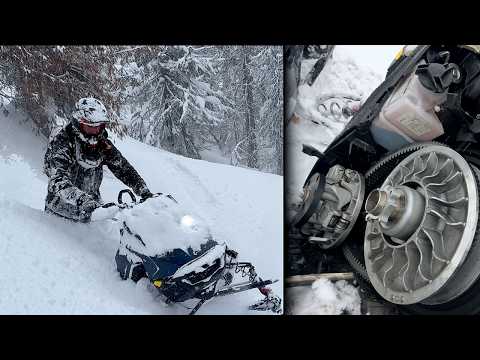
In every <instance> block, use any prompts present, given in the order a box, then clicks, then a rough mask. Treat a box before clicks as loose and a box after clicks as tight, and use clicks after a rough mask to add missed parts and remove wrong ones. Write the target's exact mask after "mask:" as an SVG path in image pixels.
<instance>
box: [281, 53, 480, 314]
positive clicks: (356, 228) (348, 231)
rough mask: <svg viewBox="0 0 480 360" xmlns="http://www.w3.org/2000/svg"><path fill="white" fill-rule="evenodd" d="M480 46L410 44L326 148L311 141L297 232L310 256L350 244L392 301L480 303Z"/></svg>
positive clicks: (434, 306)
mask: <svg viewBox="0 0 480 360" xmlns="http://www.w3.org/2000/svg"><path fill="white" fill-rule="evenodd" d="M479 54H480V53H479V46H477V45H457V46H445V45H425V46H417V47H416V48H415V49H413V50H412V51H410V52H409V53H408V54H407V53H405V52H404V53H403V54H402V55H401V56H400V57H399V58H398V59H396V60H395V61H394V62H393V63H392V64H391V66H390V68H389V70H388V73H387V77H386V79H385V81H384V82H383V83H382V84H381V85H380V86H379V87H378V88H377V89H376V90H375V91H374V92H373V93H372V94H371V95H370V97H369V98H368V99H367V100H366V102H365V103H364V104H363V107H362V108H361V109H360V111H359V112H357V113H356V114H355V115H354V116H353V118H352V119H351V120H350V121H349V123H348V124H347V125H346V126H345V128H344V130H343V131H342V132H341V133H340V134H339V135H338V136H337V137H336V138H335V139H334V141H333V142H332V143H331V144H330V145H329V146H328V147H327V149H326V150H325V151H324V152H318V151H311V149H310V150H309V149H308V147H305V149H304V150H305V151H304V152H305V153H307V154H309V155H312V156H315V157H317V158H318V160H317V161H316V163H315V165H314V167H313V168H312V170H311V172H310V174H309V175H308V176H307V179H306V181H305V184H304V196H303V203H302V205H301V206H300V208H299V211H298V213H297V216H296V217H295V218H294V220H293V221H292V224H291V226H290V229H289V230H290V231H289V234H290V237H291V238H295V239H296V241H297V242H298V239H299V238H301V239H302V240H301V242H302V241H303V244H309V245H308V247H307V246H305V248H308V251H309V252H314V253H316V254H317V256H316V257H315V256H311V254H310V259H313V260H311V261H319V262H321V261H323V262H325V260H321V259H325V258H326V256H327V257H328V254H329V252H330V254H332V253H333V252H334V251H333V250H332V249H335V248H342V250H344V251H343V253H344V254H345V249H347V251H348V252H349V254H351V253H354V254H355V255H356V258H357V259H354V260H355V261H356V262H358V263H360V266H358V264H353V263H352V260H351V259H350V260H349V259H348V256H345V258H346V260H347V261H348V262H349V263H350V265H351V266H352V267H353V269H354V270H356V271H357V272H358V273H361V274H360V275H361V277H363V278H364V279H365V280H367V282H369V283H370V285H371V286H373V288H375V290H376V292H377V293H378V294H380V295H381V296H382V297H383V298H384V299H385V300H387V301H389V302H393V303H396V304H402V305H409V306H408V308H409V309H412V308H413V309H416V310H418V311H419V312H421V313H422V312H429V311H433V312H435V311H440V312H441V311H447V312H449V313H450V312H454V313H455V312H456V313H458V312H460V313H464V312H469V311H475V312H478V311H480V292H479V291H476V290H475V289H476V288H477V287H478V286H477V284H478V275H479V274H478V271H476V270H475V269H480V254H477V252H476V250H475V249H476V246H474V245H472V244H476V243H477V235H478V234H477V231H476V224H477V219H478V212H479V211H478V189H477V187H478V178H477V177H478V169H477V168H476V166H479V165H480V149H479V146H478V140H479V136H480V77H479V76H480V55H479ZM430 154H436V155H435V156H433V155H430ZM451 164H455V166H453V165H451ZM339 174H341V175H339ZM343 174H350V180H348V179H343V178H342V176H343ZM352 174H353V176H352ZM393 174H395V175H393ZM335 175H337V177H335ZM332 178H333V180H332ZM431 178H433V179H436V180H437V182H438V183H435V182H431V181H430V179H431ZM352 179H356V180H354V181H352ZM360 183H361V184H362V185H361V186H360V185H358V184H360ZM345 184H348V185H347V186H345ZM353 184H357V185H356V186H352V185H353ZM347 189H349V190H350V191H349V190H347ZM432 189H433V190H432ZM461 189H463V190H461ZM435 190H436V191H437V192H436V193H435ZM439 190H441V191H439ZM442 191H443V192H445V193H446V194H447V195H444V194H443V192H442ZM462 191H463V192H462ZM448 194H450V195H448ZM455 196H458V198H455ZM465 199H468V200H465ZM464 201H466V202H465V203H463V202H464ZM356 209H358V212H356V211H354V210H356ZM462 209H463V210H462ZM465 209H468V211H467V210H465ZM467 212H468V214H470V215H468V219H469V221H467V220H466V216H467V215H466V214H467ZM432 213H433V215H431V214H432ZM427 214H430V215H427ZM432 216H433V217H432ZM457 217H458V219H460V218H463V220H458V219H457ZM341 219H343V220H344V222H343V225H342V222H341V221H340V220H341ZM346 219H348V224H347V225H345V220H346ZM422 219H423V220H422ZM426 219H427V220H426ZM457 220H458V221H457ZM372 224H376V225H372ZM434 232H436V233H434ZM437 233H438V234H443V235H441V237H440V235H436V234H437ZM452 239H457V240H455V241H456V242H455V241H454V240H452ZM372 244H373V245H372ZM382 244H383V245H382ZM449 244H450V245H449ZM452 244H455V245H452ZM448 246H451V248H448ZM440 248H442V249H443V250H445V249H446V248H448V249H449V251H450V252H449V254H450V255H449V256H450V258H448V259H447V257H448V256H443V257H442V256H441V255H439V254H440V253H441V252H442V251H441V250H440ZM332 251H333V252H332ZM364 252H365V254H364ZM325 254H327V255H325ZM442 254H444V255H445V254H446V253H442ZM378 259H381V261H380V260H378ZM439 259H440V260H439ZM453 259H457V260H455V261H454V260H453ZM459 259H461V260H459ZM442 261H443V263H442ZM445 263H448V264H449V265H448V266H443V265H442V264H445ZM452 264H453V265H452ZM321 267H322V266H320V265H318V266H317V268H321ZM359 267H360V268H359ZM310 268H312V267H311V266H310ZM446 269H448V270H446ZM458 274H462V275H460V276H459V275H458ZM440 279H442V280H440ZM432 284H433V285H432ZM427 289H428V290H427ZM468 297H471V298H472V299H473V300H472V301H467V302H466V301H465V299H466V298H468ZM468 303H470V304H478V306H477V305H471V306H470V305H468ZM466 304H467V305H466ZM468 306H470V308H469V307H468ZM472 306H473V307H472ZM467 308H468V309H469V310H467ZM473 308H475V310H472V309H473Z"/></svg>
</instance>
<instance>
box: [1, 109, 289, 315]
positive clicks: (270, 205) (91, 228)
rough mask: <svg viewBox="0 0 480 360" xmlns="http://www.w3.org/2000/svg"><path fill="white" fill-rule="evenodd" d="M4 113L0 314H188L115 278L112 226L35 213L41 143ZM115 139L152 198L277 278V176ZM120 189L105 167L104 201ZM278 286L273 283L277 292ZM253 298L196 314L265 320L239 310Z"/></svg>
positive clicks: (221, 302)
mask: <svg viewBox="0 0 480 360" xmlns="http://www.w3.org/2000/svg"><path fill="white" fill-rule="evenodd" d="M10 110H11V111H10V114H9V115H8V116H5V115H4V114H0V252H1V253H2V261H1V262H0V293H1V294H2V296H1V297H0V313H2V314H186V313H188V309H185V308H184V307H182V306H181V305H171V306H166V305H163V304H162V303H161V302H159V301H158V300H156V299H155V297H154V296H153V294H152V293H150V292H149V291H147V290H146V289H145V288H144V287H142V286H141V284H134V283H133V282H132V281H122V280H121V279H120V277H119V275H118V273H117V271H116V268H115V261H114V256H115V252H116V250H117V247H118V244H119V236H118V228H117V227H115V226H113V225H112V226H108V225H106V224H105V223H104V222H102V221H97V222H92V223H90V224H78V223H72V222H70V221H68V220H65V219H61V218H58V217H56V216H53V215H49V214H46V213H45V212H43V206H44V199H45V196H46V192H47V181H48V179H47V177H46V175H44V174H43V170H42V166H43V155H44V153H45V150H46V141H44V140H42V139H41V138H40V137H38V136H37V135H36V134H35V131H33V130H32V126H31V125H30V124H29V122H28V119H27V121H20V119H23V118H25V117H24V116H23V115H22V114H20V113H17V112H15V111H13V109H10ZM113 141H114V142H115V145H116V146H117V147H118V148H119V150H120V151H121V152H122V153H123V155H124V156H125V157H126V158H127V159H128V160H129V162H130V163H131V164H132V165H133V166H134V167H135V168H136V169H137V170H138V172H139V173H140V174H141V176H142V177H143V178H144V179H145V181H146V183H147V185H148V186H149V188H150V189H151V191H152V192H163V193H167V194H172V195H173V196H174V197H175V199H176V200H177V201H178V202H179V204H181V206H182V209H189V211H191V214H196V215H195V216H196V217H199V218H200V219H201V220H202V222H204V223H205V224H206V226H208V228H209V229H210V231H211V234H212V236H213V238H214V239H215V240H217V241H219V242H226V243H227V245H229V246H230V247H231V248H232V249H235V250H237V251H238V252H239V260H240V261H251V262H252V263H253V264H254V265H255V266H256V270H257V272H258V273H259V274H260V276H262V277H264V278H275V279H282V278H283V272H282V271H283V264H282V262H283V226H282V225H283V213H282V212H283V211H282V209H283V206H282V177H281V176H277V175H272V174H265V173H260V172H257V171H253V170H247V169H242V168H236V167H233V166H227V165H219V164H213V163H208V162H206V161H200V160H193V159H188V158H184V157H182V156H178V155H174V154H171V153H168V152H166V151H163V150H161V149H158V148H153V147H151V146H148V145H145V144H142V143H140V142H138V141H135V140H133V139H131V138H129V137H127V138H125V139H123V140H120V139H115V138H114V139H113ZM123 188H125V186H124V185H123V184H122V183H121V182H119V181H118V180H117V179H116V178H115V177H114V176H113V174H111V173H110V172H109V171H108V170H107V169H106V168H105V172H104V180H103V183H102V186H101V188H100V190H101V194H102V198H103V200H104V201H105V202H111V201H116V197H117V194H118V191H119V190H121V189H123ZM138 211H140V212H141V209H140V208H139V209H138ZM177 215H180V214H176V215H175V216H177ZM171 216H174V215H171ZM281 283H282V282H281V281H280V282H279V283H276V284H274V285H273V286H272V288H273V290H274V291H275V292H276V293H277V294H279V295H281V294H282V285H281ZM260 298H261V294H259V292H258V291H257V290H250V291H247V292H244V293H240V294H235V295H232V296H228V297H224V298H219V299H213V300H212V301H210V302H208V303H206V304H205V305H204V306H203V307H202V308H201V309H200V311H199V314H252V313H253V314H264V313H258V312H251V311H249V310H248V309H247V307H248V305H250V304H252V303H253V302H255V301H257V300H258V299H260ZM265 314H266V313H265Z"/></svg>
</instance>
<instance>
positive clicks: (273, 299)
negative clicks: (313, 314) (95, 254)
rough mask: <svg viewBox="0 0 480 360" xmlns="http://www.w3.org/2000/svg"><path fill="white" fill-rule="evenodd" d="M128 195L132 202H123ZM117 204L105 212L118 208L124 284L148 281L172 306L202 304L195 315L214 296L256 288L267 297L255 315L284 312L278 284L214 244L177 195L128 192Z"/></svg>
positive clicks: (118, 259)
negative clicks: (272, 286)
mask: <svg viewBox="0 0 480 360" xmlns="http://www.w3.org/2000/svg"><path fill="white" fill-rule="evenodd" d="M125 194H128V195H129V196H130V198H131V202H128V203H127V202H125V201H124V200H123V197H124V195H125ZM117 200H118V203H108V204H105V205H103V206H102V208H101V209H108V210H109V211H111V210H110V209H114V210H113V211H114V212H113V213H112V212H110V215H109V217H110V218H111V219H112V220H114V221H115V222H116V223H117V224H119V235H120V246H119V248H118V250H117V252H116V255H115V261H116V266H117V270H118V272H119V274H120V276H121V278H122V279H124V280H127V279H131V280H133V281H134V282H138V281H139V280H141V279H146V280H148V285H149V286H150V289H154V291H155V292H156V295H158V296H159V297H160V298H161V299H162V300H163V301H164V302H165V303H167V304H172V303H184V302H187V301H188V300H193V299H197V300H198V302H197V303H196V305H195V306H194V307H193V308H189V309H190V310H191V311H190V315H193V314H195V313H196V312H197V311H198V310H199V309H200V307H201V306H202V305H203V304H204V303H205V302H207V301H208V300H211V299H213V298H215V297H219V296H226V295H231V294H235V293H238V292H243V291H247V290H250V289H255V288H256V289H258V290H259V291H260V293H261V294H262V295H263V296H264V297H263V299H261V300H259V301H258V302H256V303H255V304H252V305H250V306H249V309H250V310H257V311H272V312H274V313H280V312H281V311H282V308H281V299H280V298H279V297H278V296H276V295H274V293H273V291H272V290H271V289H270V288H269V287H268V285H270V284H273V283H275V282H277V281H278V280H263V279H262V278H260V277H259V276H258V274H257V273H256V271H255V267H254V266H253V265H252V264H251V263H249V262H240V261H238V260H237V258H238V253H237V252H236V251H234V250H232V249H230V248H229V247H228V246H227V245H226V244H225V243H219V242H218V241H216V240H214V239H213V237H212V236H211V234H210V231H209V229H208V228H207V227H206V226H205V225H204V224H203V223H202V222H201V221H200V220H199V218H197V217H193V216H192V215H190V214H188V212H186V211H185V210H183V209H182V207H181V206H180V205H179V204H178V202H177V201H176V200H175V199H174V197H173V196H171V195H166V194H162V193H157V194H154V195H153V196H152V197H151V198H148V199H145V200H140V201H137V199H136V197H135V195H134V194H133V193H132V192H131V191H130V190H129V189H125V190H122V191H120V192H119V194H118V199H117ZM96 212H97V211H96ZM96 212H94V215H93V216H94V218H96V219H98V218H99V216H98V215H97V214H95V213H96ZM112 214H113V215H112ZM101 217H102V215H100V218H101ZM238 278H240V279H241V280H242V281H237V280H239V279H238ZM236 281H237V282H236Z"/></svg>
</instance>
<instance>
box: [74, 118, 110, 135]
mask: <svg viewBox="0 0 480 360" xmlns="http://www.w3.org/2000/svg"><path fill="white" fill-rule="evenodd" d="M79 125H80V131H81V132H82V133H83V134H84V135H87V136H97V135H100V134H101V133H102V132H103V130H105V123H100V124H95V125H93V124H90V123H88V122H86V121H85V120H83V119H82V120H80V121H79Z"/></svg>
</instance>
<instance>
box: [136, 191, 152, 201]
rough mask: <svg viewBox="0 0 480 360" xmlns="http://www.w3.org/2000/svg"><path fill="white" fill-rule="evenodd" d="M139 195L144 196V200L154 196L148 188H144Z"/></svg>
mask: <svg viewBox="0 0 480 360" xmlns="http://www.w3.org/2000/svg"><path fill="white" fill-rule="evenodd" d="M139 195H140V197H141V198H142V199H141V201H142V202H143V201H145V200H147V199H149V198H151V197H152V196H153V194H152V193H151V192H150V190H148V188H143V189H142V191H141V192H140V194H139Z"/></svg>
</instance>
